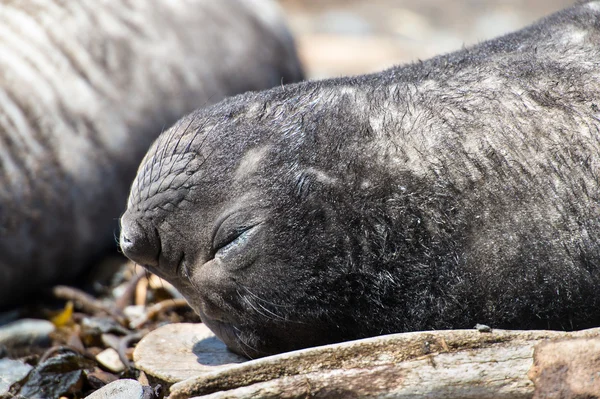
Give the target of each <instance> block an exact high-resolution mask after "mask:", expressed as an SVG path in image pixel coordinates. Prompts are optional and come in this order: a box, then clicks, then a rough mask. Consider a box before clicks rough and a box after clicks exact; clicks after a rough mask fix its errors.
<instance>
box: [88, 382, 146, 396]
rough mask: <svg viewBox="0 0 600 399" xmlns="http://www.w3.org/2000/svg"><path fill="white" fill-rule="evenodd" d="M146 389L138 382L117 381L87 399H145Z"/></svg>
mask: <svg viewBox="0 0 600 399" xmlns="http://www.w3.org/2000/svg"><path fill="white" fill-rule="evenodd" d="M143 398H144V388H143V387H142V384H140V383H139V382H137V381H136V380H117V381H114V382H111V383H110V384H107V385H105V386H104V387H102V388H100V389H99V390H97V391H95V392H94V393H92V394H91V395H88V396H86V397H85V399H143Z"/></svg>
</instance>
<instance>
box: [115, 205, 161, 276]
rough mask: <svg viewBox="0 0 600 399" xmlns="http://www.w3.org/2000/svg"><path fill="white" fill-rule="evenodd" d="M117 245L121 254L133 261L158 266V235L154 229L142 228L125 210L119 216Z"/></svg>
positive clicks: (143, 264)
mask: <svg viewBox="0 0 600 399" xmlns="http://www.w3.org/2000/svg"><path fill="white" fill-rule="evenodd" d="M119 245H120V246H121V250H122V251H123V254H125V256H127V257H128V258H129V259H131V260H132V261H134V262H135V263H137V264H139V265H142V266H148V267H157V266H158V256H159V254H160V237H159V236H158V233H157V232H156V230H155V229H152V228H144V226H142V225H141V224H140V223H139V222H138V221H137V220H135V219H132V218H131V217H130V215H129V214H128V213H127V212H126V213H125V214H124V215H123V217H121V237H120V239H119Z"/></svg>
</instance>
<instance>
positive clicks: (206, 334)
mask: <svg viewBox="0 0 600 399" xmlns="http://www.w3.org/2000/svg"><path fill="white" fill-rule="evenodd" d="M133 359H134V361H135V366H136V367H137V368H138V369H140V370H143V371H145V372H146V373H147V374H148V375H151V376H154V377H156V378H158V379H159V380H161V381H164V382H166V383H169V384H170V383H174V382H178V381H182V380H185V379H188V378H190V377H194V376H197V375H200V374H203V373H207V372H211V371H214V370H223V369H226V368H227V367H231V366H232V365H234V364H237V363H241V362H245V361H247V359H246V358H243V357H241V356H238V355H236V354H235V353H232V352H230V351H229V350H228V349H227V347H226V346H225V344H224V343H223V342H222V341H220V340H219V339H218V338H217V337H216V336H215V335H214V334H213V333H212V331H210V330H209V329H208V327H206V326H205V325H204V324H201V323H200V324H194V323H174V324H167V325H165V326H162V327H159V328H157V329H156V330H154V331H152V332H150V333H149V334H148V335H146V336H145V337H144V338H143V339H142V340H141V341H140V342H139V343H138V344H137V346H136V348H135V351H134V352H133Z"/></svg>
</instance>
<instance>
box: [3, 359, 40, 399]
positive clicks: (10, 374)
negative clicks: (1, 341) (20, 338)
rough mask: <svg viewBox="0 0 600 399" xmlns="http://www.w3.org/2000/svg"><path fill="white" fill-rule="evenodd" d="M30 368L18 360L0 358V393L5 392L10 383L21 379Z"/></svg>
mask: <svg viewBox="0 0 600 399" xmlns="http://www.w3.org/2000/svg"><path fill="white" fill-rule="evenodd" d="M32 368H33V367H32V366H30V365H29V364H26V363H23V362H21V361H19V360H12V359H0V395H4V394H6V393H7V392H8V390H9V389H10V387H11V385H13V384H14V383H16V382H19V381H21V380H23V379H24V378H25V377H26V376H27V374H29V372H30V371H31V369H32Z"/></svg>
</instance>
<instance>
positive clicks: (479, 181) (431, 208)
mask: <svg viewBox="0 0 600 399" xmlns="http://www.w3.org/2000/svg"><path fill="white" fill-rule="evenodd" d="M599 103H600V2H598V1H591V2H585V3H581V4H578V5H576V6H574V7H572V8H569V9H566V10H563V11H561V12H559V13H557V14H554V15H552V16H550V17H548V18H546V19H544V20H541V21H540V22H538V23H537V24H535V25H533V26H530V27H528V28H525V29H523V30H521V31H518V32H516V33H513V34H509V35H507V36H503V37H500V38H498V39H495V40H491V41H488V42H484V43H482V44H480V45H478V46H476V47H473V48H467V49H464V50H462V51H459V52H456V53H452V54H449V55H444V56H440V57H436V58H433V59H431V60H428V61H425V62H419V63H415V64H411V65H406V66H400V67H396V68H392V69H390V70H387V71H384V72H382V73H378V74H373V75H367V76H359V77H352V78H340V79H333V80H325V81H317V82H305V83H300V84H297V85H290V86H286V87H280V88H276V89H272V90H270V91H265V92H259V93H249V94H245V95H242V96H237V97H234V98H231V99H228V100H226V101H224V102H221V103H220V104H218V105H216V106H213V107H210V108H208V109H205V110H201V111H196V112H194V113H192V114H191V115H189V116H187V117H185V118H184V119H182V120H181V121H179V122H178V123H177V124H176V125H175V126H174V127H173V128H172V129H171V130H169V131H167V132H165V133H163V135H162V136H161V137H160V138H159V139H158V141H157V142H156V143H155V144H154V145H153V147H152V148H151V150H150V151H149V153H148V154H147V155H146V157H145V159H144V161H143V162H142V165H141V166H140V169H139V172H138V176H137V177H136V180H135V181H134V183H133V186H132V190H131V193H130V197H129V201H128V207H127V211H126V213H125V214H124V215H123V217H122V219H121V226H122V230H121V238H120V240H121V247H122V249H123V251H124V253H125V254H126V255H127V256H129V257H130V258H131V259H133V260H135V261H136V262H138V263H140V264H143V265H145V266H146V267H148V268H149V269H150V270H151V271H153V272H156V273H157V274H159V275H161V276H163V277H164V278H166V279H168V280H169V281H171V282H172V283H173V284H174V285H175V286H177V287H178V288H179V289H180V290H181V292H182V293H183V294H184V295H185V296H186V298H187V299H188V301H189V302H190V304H191V305H192V306H193V307H194V309H196V311H197V312H198V313H199V314H200V316H201V317H202V320H203V321H204V322H205V323H206V324H207V325H208V326H209V327H210V328H211V329H212V330H213V331H214V332H215V333H216V334H217V335H218V336H219V337H220V338H221V339H223V340H224V341H225V342H226V343H227V345H228V346H229V347H230V348H231V349H232V350H234V351H236V352H238V353H242V354H245V355H246V356H249V357H256V356H262V355H266V354H272V353H276V352H281V351H287V350H292V349H297V348H301V347H306V346H311V345H318V344H325V343H331V342H336V341H342V340H349V339H356V338H361V337H367V336H372V335H378V334H386V333H394V332H404V331H411V330H427V329H448V328H472V327H473V326H474V325H475V324H476V323H483V324H486V325H490V326H491V327H494V328H516V329H530V328H543V329H579V328H585V327H590V326H597V325H599V324H600V290H598V286H599V285H600V181H599V179H600V156H599V155H600V111H599V107H600V104H599Z"/></svg>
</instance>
